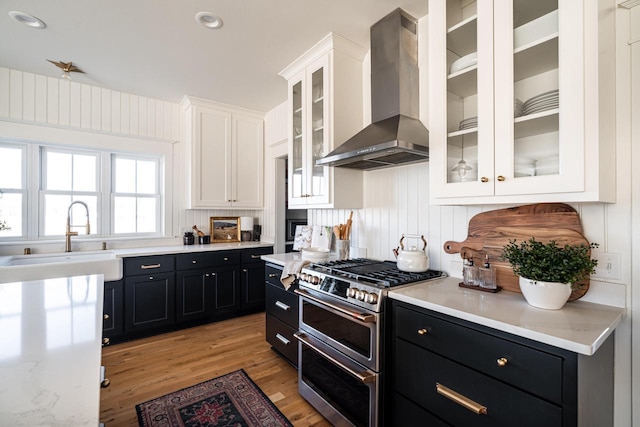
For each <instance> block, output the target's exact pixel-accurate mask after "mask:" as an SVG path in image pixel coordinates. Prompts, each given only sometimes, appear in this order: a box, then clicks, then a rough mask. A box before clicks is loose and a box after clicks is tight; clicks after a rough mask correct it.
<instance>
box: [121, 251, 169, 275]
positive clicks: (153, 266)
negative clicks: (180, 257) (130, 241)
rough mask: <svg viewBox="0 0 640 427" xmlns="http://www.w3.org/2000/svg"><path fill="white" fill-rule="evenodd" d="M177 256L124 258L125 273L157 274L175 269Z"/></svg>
mask: <svg viewBox="0 0 640 427" xmlns="http://www.w3.org/2000/svg"><path fill="white" fill-rule="evenodd" d="M174 263H175V257H174V256H173V255H158V256H145V257H135V258H125V259H124V274H125V275H126V276H135V275H138V274H157V273H165V272H170V271H173V270H174Z"/></svg>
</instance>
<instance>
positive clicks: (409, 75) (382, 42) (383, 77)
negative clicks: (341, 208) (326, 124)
mask: <svg viewBox="0 0 640 427" xmlns="http://www.w3.org/2000/svg"><path fill="white" fill-rule="evenodd" d="M418 105H419V93H418V37H417V34H416V19H415V18H413V17H412V16H411V15H409V14H407V13H406V12H404V11H403V10H402V9H396V10H395V11H393V12H391V13H390V14H389V15H387V16H385V17H384V18H382V19H381V20H380V21H378V22H377V23H376V24H374V25H373V26H372V27H371V119H372V121H373V123H371V124H370V125H368V126H367V127H365V128H364V129H363V130H361V131H360V132H358V133H357V134H356V135H354V136H353V137H351V138H350V139H348V140H347V141H345V142H344V143H343V144H342V145H340V146H338V147H337V148H336V149H335V150H333V151H332V152H331V153H329V154H328V155H327V156H325V157H323V158H322V159H319V160H317V161H316V164H317V165H321V166H341V167H347V168H352V169H362V170H371V169H379V168H385V167H390V166H396V165H400V164H407V163H416V162H424V161H426V160H428V159H429V131H428V130H427V128H426V127H425V126H424V125H423V124H422V122H421V121H420V119H419V118H418V116H419V110H418Z"/></svg>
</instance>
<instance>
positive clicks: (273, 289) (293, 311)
mask: <svg viewBox="0 0 640 427" xmlns="http://www.w3.org/2000/svg"><path fill="white" fill-rule="evenodd" d="M265 286H266V287H267V289H266V301H265V310H266V312H267V313H269V314H271V315H273V316H275V317H277V318H278V319H280V320H282V321H283V322H285V323H288V324H289V326H291V327H293V328H295V329H298V296H297V295H296V294H294V293H292V292H287V291H285V290H284V289H282V288H280V287H277V286H274V285H271V284H269V283H267V284H266V285H265Z"/></svg>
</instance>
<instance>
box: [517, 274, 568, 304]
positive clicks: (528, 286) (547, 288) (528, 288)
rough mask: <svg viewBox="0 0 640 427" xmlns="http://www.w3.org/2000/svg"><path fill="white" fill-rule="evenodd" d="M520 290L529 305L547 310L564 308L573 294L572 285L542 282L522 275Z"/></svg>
mask: <svg viewBox="0 0 640 427" xmlns="http://www.w3.org/2000/svg"><path fill="white" fill-rule="evenodd" d="M520 290H521V291H522V295H524V299H526V300H527V302H528V303H529V305H532V306H533V307H538V308H544V309H546V310H558V309H560V308H562V307H563V306H564V305H565V303H566V302H567V300H569V297H570V296H571V285H568V284H566V283H556V282H540V281H537V280H530V279H527V278H525V277H520Z"/></svg>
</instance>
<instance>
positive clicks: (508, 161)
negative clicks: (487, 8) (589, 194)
mask: <svg viewBox="0 0 640 427" xmlns="http://www.w3.org/2000/svg"><path fill="white" fill-rule="evenodd" d="M580 3H581V2H576V4H575V5H572V4H571V2H565V3H563V10H560V9H559V7H558V6H559V3H558V0H539V1H536V2H531V1H528V0H513V1H512V2H505V4H504V5H502V7H500V8H496V9H495V28H496V30H495V33H496V37H495V58H496V61H495V62H496V67H495V74H496V77H495V81H496V100H495V114H496V129H495V131H496V142H495V144H496V153H497V154H496V170H495V175H496V176H498V177H503V178H504V181H503V182H501V183H499V185H497V186H496V190H495V191H496V195H509V194H522V193H549V192H559V191H576V190H578V191H579V190H581V189H582V188H580V183H579V182H578V181H579V179H576V177H579V176H580V172H579V170H578V169H576V165H582V160H581V159H580V157H581V156H582V154H581V152H582V150H581V149H580V148H579V147H580V146H583V142H582V136H581V135H582V131H580V129H582V128H583V124H582V120H581V119H580V117H581V114H580V112H581V109H582V107H581V105H582V101H581V95H580V94H581V93H582V90H581V88H580V86H581V85H582V83H581V77H580V76H581V65H580V64H581V63H582V60H581V59H580V55H581V54H580V52H582V43H583V40H582V37H581V36H579V37H577V38H576V36H575V34H576V33H578V35H580V34H581V32H576V31H574V29H573V26H575V25H576V24H575V22H576V21H578V22H579V21H580V19H577V17H580V16H581V15H582V10H581V5H580ZM571 15H573V17H571ZM561 18H562V19H561ZM571 21H573V22H571ZM568 27H571V28H568ZM563 30H564V32H563ZM561 35H562V36H561ZM576 55H577V56H576ZM570 140H574V141H575V140H577V141H578V143H577V144H575V145H574V144H573V143H571V142H568V141H570ZM561 141H562V143H561ZM498 153H504V154H503V155H502V156H498ZM576 184H577V185H576Z"/></svg>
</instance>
